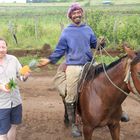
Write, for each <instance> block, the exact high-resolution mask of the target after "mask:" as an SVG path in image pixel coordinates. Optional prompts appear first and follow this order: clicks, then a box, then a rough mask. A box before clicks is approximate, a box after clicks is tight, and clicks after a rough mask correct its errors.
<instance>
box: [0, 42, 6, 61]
mask: <svg viewBox="0 0 140 140" xmlns="http://www.w3.org/2000/svg"><path fill="white" fill-rule="evenodd" d="M6 53H7V45H6V42H5V41H4V40H0V59H2V58H3V57H5V55H6Z"/></svg>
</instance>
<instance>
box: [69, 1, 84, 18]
mask: <svg viewBox="0 0 140 140" xmlns="http://www.w3.org/2000/svg"><path fill="white" fill-rule="evenodd" d="M75 10H81V12H82V13H83V8H82V7H81V6H80V5H79V4H78V3H73V4H72V5H71V6H70V7H69V9H68V12H67V17H68V18H71V13H72V12H73V11H75Z"/></svg>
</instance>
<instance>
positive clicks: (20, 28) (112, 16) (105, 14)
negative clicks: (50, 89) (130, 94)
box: [0, 5, 140, 49]
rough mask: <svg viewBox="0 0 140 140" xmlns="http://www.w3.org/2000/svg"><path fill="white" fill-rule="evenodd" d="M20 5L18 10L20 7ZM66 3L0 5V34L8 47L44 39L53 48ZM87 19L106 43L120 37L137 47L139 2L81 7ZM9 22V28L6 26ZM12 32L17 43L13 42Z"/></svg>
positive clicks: (31, 45)
mask: <svg viewBox="0 0 140 140" xmlns="http://www.w3.org/2000/svg"><path fill="white" fill-rule="evenodd" d="M19 8H20V10H19ZM67 8H68V7H67V6H34V5H30V6H21V7H16V6H11V7H6V6H5V7H4V8H1V9H0V16H1V28H0V36H2V37H5V38H6V40H7V42H8V44H9V49H17V48H18V49H37V48H41V47H42V46H43V44H44V43H47V44H50V45H51V47H52V48H53V49H54V48H55V46H56V44H57V42H58V40H59V36H60V34H61V31H62V28H63V27H66V26H67V24H68V23H69V20H68V19H67V18H66V12H67ZM84 9H85V18H86V22H87V23H88V24H89V25H90V26H91V27H92V29H93V30H94V32H95V34H96V36H97V37H99V36H105V38H106V40H107V47H111V48H116V46H119V45H120V44H121V43H122V42H123V41H127V42H128V43H129V44H130V45H131V46H134V47H135V48H140V40H139V38H140V30H139V27H140V16H139V14H140V5H130V6H129V5H123V6H122V5H119V6H115V5H110V6H103V5H99V6H90V7H88V6H87V7H84ZM9 23H11V24H12V28H9ZM13 32H14V33H15V35H16V37H17V40H18V44H16V42H15V40H14V37H13Z"/></svg>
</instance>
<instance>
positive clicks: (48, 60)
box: [37, 58, 50, 67]
mask: <svg viewBox="0 0 140 140" xmlns="http://www.w3.org/2000/svg"><path fill="white" fill-rule="evenodd" d="M49 63H50V59H48V58H42V59H40V60H39V62H38V64H37V66H38V67H42V66H45V65H47V64H49Z"/></svg>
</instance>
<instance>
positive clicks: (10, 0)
mask: <svg viewBox="0 0 140 140" xmlns="http://www.w3.org/2000/svg"><path fill="white" fill-rule="evenodd" d="M13 2H16V3H25V2H26V0H0V3H13Z"/></svg>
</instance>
